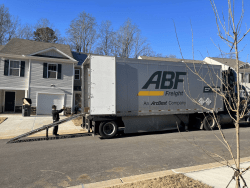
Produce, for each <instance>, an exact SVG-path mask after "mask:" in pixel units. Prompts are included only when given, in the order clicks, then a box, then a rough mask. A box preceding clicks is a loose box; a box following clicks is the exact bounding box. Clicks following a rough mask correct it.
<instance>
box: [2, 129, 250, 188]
mask: <svg viewBox="0 0 250 188" xmlns="http://www.w3.org/2000/svg"><path fill="white" fill-rule="evenodd" d="M214 134H216V135H218V136H220V133H219V131H218V130H216V131H213V132H212V131H197V130H194V131H190V132H182V134H180V133H178V132H177V131H166V132H161V133H151V134H149V133H147V134H145V133H144V134H129V135H124V136H120V137H117V138H115V139H110V140H103V139H100V138H99V137H98V136H96V137H91V136H83V137H77V138H67V139H58V140H49V141H33V142H22V143H12V144H6V142H7V140H0V167H1V168H0V187H3V188H7V187H14V188H19V187H20V188H26V187H28V188H33V187H34V188H40V187H41V188H43V187H44V188H48V187H50V188H51V187H68V186H74V185H79V184H81V183H82V184H86V183H91V182H98V181H104V180H109V179H114V178H120V177H126V176H132V175H138V174H143V173H150V172H156V171H162V170H169V169H175V168H180V167H187V166H194V165H200V164H205V163H210V162H215V161H214V160H213V159H212V158H211V157H209V156H208V155H207V154H205V153H204V152H203V151H202V149H200V148H198V147H195V146H193V145H192V144H191V143H189V142H188V141H187V140H186V139H188V140H189V141H190V142H195V143H196V144H198V145H199V146H200V147H202V148H204V149H206V150H208V151H210V152H215V153H217V154H219V155H221V156H223V157H225V158H227V159H229V158H230V155H229V153H228V152H227V149H226V148H225V147H224V146H223V145H222V144H221V142H219V141H218V140H217V139H216V137H215V136H214ZM225 135H226V137H227V138H228V141H229V143H230V144H232V146H233V147H234V149H233V151H234V152H235V151H236V149H235V133H234V129H233V128H229V129H226V130H225ZM249 136H250V127H248V126H245V127H242V128H241V157H248V156H250V139H249Z"/></svg>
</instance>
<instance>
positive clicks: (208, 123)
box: [203, 115, 217, 131]
mask: <svg viewBox="0 0 250 188" xmlns="http://www.w3.org/2000/svg"><path fill="white" fill-rule="evenodd" d="M203 125H204V128H205V130H207V131H211V130H213V129H215V128H216V127H217V123H216V121H215V119H214V117H213V116H212V115H207V116H206V117H205V118H204V119H203Z"/></svg>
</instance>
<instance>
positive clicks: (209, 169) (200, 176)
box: [71, 157, 250, 188]
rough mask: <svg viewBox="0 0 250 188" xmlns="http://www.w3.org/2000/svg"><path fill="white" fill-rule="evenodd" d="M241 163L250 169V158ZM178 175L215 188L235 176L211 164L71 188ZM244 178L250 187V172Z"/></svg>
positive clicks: (93, 187)
mask: <svg viewBox="0 0 250 188" xmlns="http://www.w3.org/2000/svg"><path fill="white" fill-rule="evenodd" d="M241 162H242V163H241V168H247V167H249V166H250V157H246V158H242V159H241ZM229 163H230V164H232V163H233V161H232V160H231V161H229ZM178 173H182V174H184V175H186V176H188V177H190V178H193V179H195V180H198V181H201V182H203V183H205V184H207V185H210V186H212V187H214V188H226V186H227V185H228V183H229V181H230V180H231V178H232V176H233V170H232V169H231V168H228V167H226V166H223V165H222V164H221V163H209V164H204V165H198V166H191V167H185V168H178V169H171V170H165V171H160V172H153V173H149V174H142V175H137V176H130V177H121V178H118V179H113V180H108V181H102V182H96V183H90V184H84V185H83V184H81V185H78V186H73V187H71V188H83V187H84V188H105V187H111V186H115V185H120V186H122V185H125V184H130V183H134V182H138V181H144V180H149V179H154V178H159V177H164V176H168V175H173V174H178ZM243 177H244V179H245V181H246V183H247V185H248V186H250V172H249V171H247V172H246V173H245V174H243ZM243 185H244V184H243V182H242V181H241V187H243ZM234 187H235V180H232V182H231V184H230V185H229V186H228V188H234Z"/></svg>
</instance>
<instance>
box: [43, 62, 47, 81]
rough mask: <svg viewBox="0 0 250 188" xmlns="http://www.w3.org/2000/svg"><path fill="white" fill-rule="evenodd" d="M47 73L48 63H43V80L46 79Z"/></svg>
mask: <svg viewBox="0 0 250 188" xmlns="http://www.w3.org/2000/svg"><path fill="white" fill-rule="evenodd" d="M47 71H48V63H43V78H48V76H47Z"/></svg>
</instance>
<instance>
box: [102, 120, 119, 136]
mask: <svg viewBox="0 0 250 188" xmlns="http://www.w3.org/2000/svg"><path fill="white" fill-rule="evenodd" d="M117 131H118V126H117V124H116V122H115V121H108V122H102V123H101V124H100V126H99V134H100V135H101V137H102V138H113V137H115V135H116V134H117Z"/></svg>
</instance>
